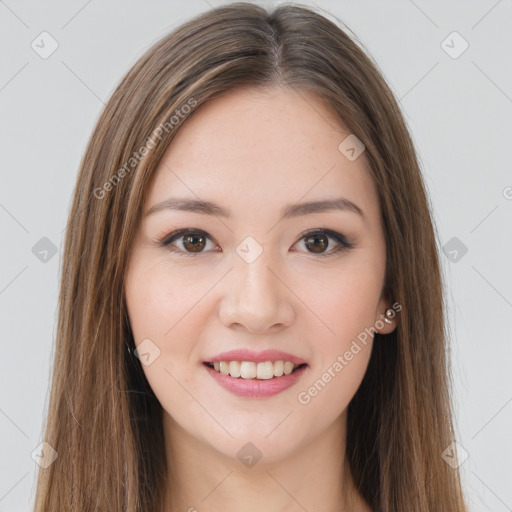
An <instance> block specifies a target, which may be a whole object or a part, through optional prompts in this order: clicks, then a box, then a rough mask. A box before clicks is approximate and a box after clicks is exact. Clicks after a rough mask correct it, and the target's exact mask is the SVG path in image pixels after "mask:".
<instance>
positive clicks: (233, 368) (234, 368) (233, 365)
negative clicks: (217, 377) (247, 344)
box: [229, 361, 241, 377]
mask: <svg viewBox="0 0 512 512" xmlns="http://www.w3.org/2000/svg"><path fill="white" fill-rule="evenodd" d="M229 375H231V377H240V375H241V374H240V362H239V361H231V362H230V363H229Z"/></svg>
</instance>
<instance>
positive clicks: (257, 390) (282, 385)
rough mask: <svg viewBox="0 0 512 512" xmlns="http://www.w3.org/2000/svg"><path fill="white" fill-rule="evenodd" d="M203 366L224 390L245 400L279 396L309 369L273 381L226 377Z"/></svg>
mask: <svg viewBox="0 0 512 512" xmlns="http://www.w3.org/2000/svg"><path fill="white" fill-rule="evenodd" d="M203 366H204V368H206V370H207V372H208V373H209V374H210V375H211V376H212V377H213V378H214V379H215V380H216V381H217V383H218V384H220V385H221V386H222V387H223V388H224V389H226V390H227V391H229V392H230V393H233V394H234V395H237V396H242V397H244V398H264V397H268V396H273V395H277V394H278V393H281V391H284V390H285V389H288V388H289V387H291V386H293V385H294V384H295V383H296V382H297V381H298V380H299V379H300V378H301V377H302V375H303V374H304V371H305V370H306V368H307V366H303V367H302V368H299V369H298V370H295V371H294V372H292V373H290V374H289V375H282V376H281V377H273V378H272V379H243V378H242V377H238V378H235V377H231V375H224V374H223V373H220V372H218V371H217V370H214V369H213V368H210V367H209V366H207V365H205V364H203Z"/></svg>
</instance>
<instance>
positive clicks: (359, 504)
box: [164, 412, 371, 512]
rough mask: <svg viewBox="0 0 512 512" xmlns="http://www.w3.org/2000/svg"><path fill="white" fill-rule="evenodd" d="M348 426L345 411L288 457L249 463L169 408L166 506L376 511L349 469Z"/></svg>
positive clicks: (173, 509) (208, 511) (249, 511)
mask: <svg viewBox="0 0 512 512" xmlns="http://www.w3.org/2000/svg"><path fill="white" fill-rule="evenodd" d="M345 427H346V416H345V415H342V416H340V417H339V418H338V420H337V421H336V422H335V423H334V424H333V425H331V427H330V428H329V431H327V432H325V433H324V435H323V436H322V437H320V438H318V439H315V440H312V441H310V442H307V441H306V440H304V441H303V443H302V445H301V446H300V447H299V448H297V449H296V450H295V451H293V452H292V453H289V454H288V455H287V456H286V457H283V458H279V460H275V459H272V458H271V457H268V456H267V457H265V455H266V454H263V457H262V458H261V459H260V460H259V461H258V462H257V463H256V464H254V465H253V466H252V467H246V466H244V464H242V463H241V462H240V461H239V460H238V459H236V458H235V459H234V458H232V457H228V456H226V455H225V454H222V453H219V452H218V451H217V450H215V449H214V448H213V447H212V446H210V445H207V444H205V443H202V442H201V441H200V440H198V439H196V438H194V437H192V436H190V435H189V434H188V433H187V432H186V431H185V430H183V429H182V428H181V427H180V426H179V425H178V424H177V423H176V422H175V421H174V420H173V419H172V418H171V417H170V416H169V415H168V414H166V413H165V412H164V431H165V438H166V455H167V461H168V468H169V472H168V486H167V491H166V500H165V503H166V505H165V509H164V510H165V512H178V511H180V512H181V511H190V512H196V511H200V512H213V511H218V510H219V509H222V510H223V512H232V511H237V512H238V511H240V510H244V512H256V511H258V512H259V511H261V509H262V508H264V509H265V510H268V511H280V512H292V511H303V510H315V512H334V511H336V512H339V511H340V510H342V511H347V512H348V511H350V512H371V509H370V508H369V507H368V505H367V504H366V502H365V501H364V500H363V498H362V497H361V495H360V494H359V492H358V491H357V489H356V488H355V486H354V483H353V480H352V478H351V475H350V471H349V469H348V465H347V462H346V458H345V437H346V435H345ZM244 444H245V442H244V441H241V442H240V446H243V445H244ZM263 504H264V507H262V505H263Z"/></svg>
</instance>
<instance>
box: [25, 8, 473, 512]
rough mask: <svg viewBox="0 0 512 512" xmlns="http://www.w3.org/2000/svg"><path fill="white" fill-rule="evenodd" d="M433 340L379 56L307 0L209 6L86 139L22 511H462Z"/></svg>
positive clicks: (429, 246)
mask: <svg viewBox="0 0 512 512" xmlns="http://www.w3.org/2000/svg"><path fill="white" fill-rule="evenodd" d="M446 343H447V340H446V335H445V327H444V323H443V292H442V282H441V277H440V272H439V261H438V253H437V249H436V236H435V230H434V226H433V220H432V214H431V211H430V205H429V202H428V199H427V197H426V193H425V187H424V184H423V181H422V176H421V172H420V169H419V165H418V161H417V158H416V154H415V149H414V147H413V144H412V142H411V139H410V136H409V133H408V131H407V127H406V125H405V123H404V120H403V117H402V115H401V113H400V110H399V108H398V106H397V103H396V101H395V99H394V98H393V95H392V93H391V91H390V89H389V88H388V86H387V85H386V83H385V81H384V79H383V78H382V76H381V75H380V74H379V72H378V70H377V66H376V65H375V63H373V62H372V61H371V60H370V59H369V57H367V56H366V55H365V54H364V52H363V51H362V50H361V49H360V48H359V47H358V46H357V45H356V44H355V43H354V42H353V41H352V40H351V39H350V38H349V37H348V36H347V35H346V34H345V33H344V32H343V31H342V30H341V29H340V28H339V27H337V26H336V25H335V24H333V23H332V22H330V21H328V20H327V19H326V18H324V17H323V16H321V15H319V14H317V13H315V12H313V11H312V10H311V9H309V8H306V7H303V6H298V5H285V6H281V7H277V8H275V9H274V10H273V11H272V12H270V13H269V12H267V11H266V10H264V9H263V8H261V7H259V6H256V5H252V4H248V3H239V4H231V5H229V6H224V7H219V8H216V9H213V10H211V11H209V12H207V13H205V14H203V15H200V16H198V17H196V18H195V19H193V20H191V21H189V22H187V23H185V24H184V25H182V26H181V27H179V28H178V29H177V30H175V31H174V32H172V33H171V34H169V35H168V36H167V37H165V38H163V39H162V40H161V41H159V42H158V43H157V44H156V45H154V47H153V48H151V49H150V50H149V51H148V52H147V53H146V54H145V55H144V56H143V57H142V58H141V59H140V60H139V61H138V62H137V63H136V64H135V66H134V67H133V68H132V69H131V70H130V72H129V73H128V74H127V76H126V77H125V78H124V79H123V81H122V82H121V84H120V85H119V87H118V88H117V90H116V91H115V92H114V94H113V96H112V98H111V99H110V101H109V102H108V104H107V106H106V108H105V110H104V112H103V114H102V116H101V118H100V119H99V121H98V125H97V127H96V129H95V131H94V133H93V135H92V137H91V140H90V143H89V146H88V148H87V150H86V154H85V156H84V159H83V162H82V166H81V170H80V173H79V177H78V181H77V184H76V189H75V193H74V201H73V206H72V210H71V213H70V220H69V224H68V230H67V234H66V247H65V253H64V261H63V277H62V283H61V295H60V309H59V325H58V334H57V340H56V356H55V357H56V358H55V365H54V373H53V384H52V391H51V398H50V404H49V416H48V422H47V426H46V433H45V436H44V440H45V441H46V442H47V443H48V444H49V445H50V446H51V447H53V449H55V450H56V452H57V453H58V458H57V459H56V460H55V462H54V463H53V464H51V465H50V466H49V467H48V468H46V469H41V472H40V474H39V479H38V488H37V495H36V507H35V510H36V511H47V510H56V511H57V510H59V511H60V510H63V511H64V510H66V511H68V510H73V511H85V510H95V509H97V510H116V511H117V510H119V511H121V510H123V511H149V510H155V511H162V512H163V511H173V512H174V511H178V510H198V511H203V510H204V511H209V510H223V511H230V510H235V509H237V510H244V511H252V510H262V509H263V510H276V511H277V510H310V511H313V510H315V511H326V512H327V511H329V512H330V511H335V510H336V511H339V510H346V511H349V510H350V511H358V512H359V511H374V510H375V511H377V510H378V511H383V512H384V511H395V510H407V511H410V510H414V511H424V512H427V511H434V510H435V511H437V510H443V511H444V512H455V511H457V512H462V511H465V510H466V507H465V504H464V498H463V494H462V490H461V485H460V478H459V474H458V471H457V469H453V468H454V467H455V468H456V465H453V464H451V465H448V464H447V463H446V462H445V460H444V458H443V457H442V454H443V452H444V450H445V449H446V448H447V447H448V446H449V445H450V443H452V441H453V440H454V429H453V420H452V412H451V403H450V390H449V373H448V368H449V366H448V361H447V352H446V350H447V349H446Z"/></svg>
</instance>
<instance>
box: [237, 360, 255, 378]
mask: <svg viewBox="0 0 512 512" xmlns="http://www.w3.org/2000/svg"><path fill="white" fill-rule="evenodd" d="M240 377H242V379H254V377H256V363H252V362H250V361H242V362H241V363H240Z"/></svg>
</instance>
